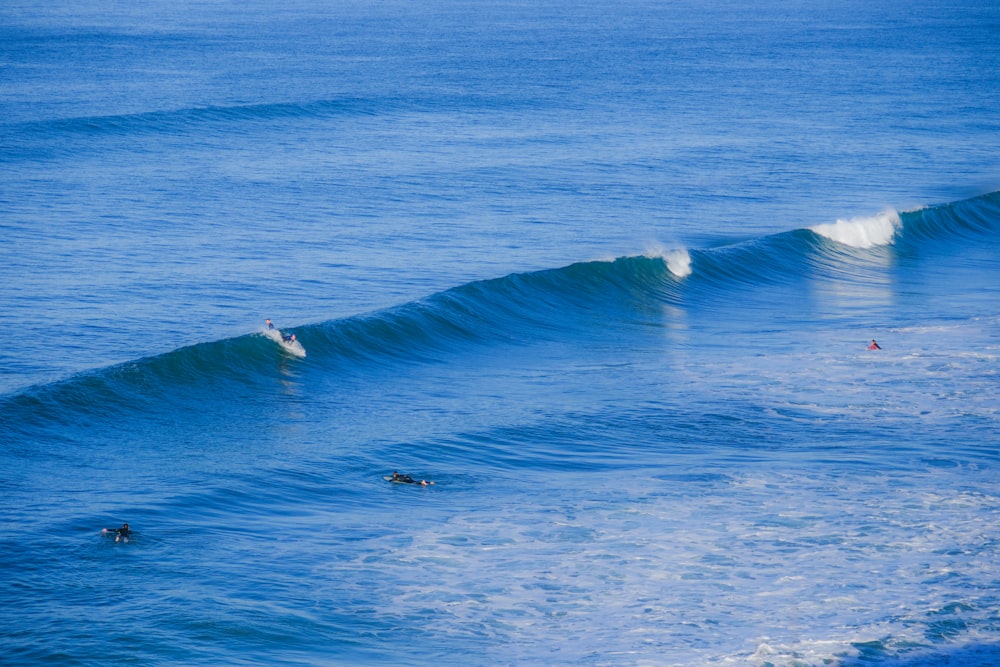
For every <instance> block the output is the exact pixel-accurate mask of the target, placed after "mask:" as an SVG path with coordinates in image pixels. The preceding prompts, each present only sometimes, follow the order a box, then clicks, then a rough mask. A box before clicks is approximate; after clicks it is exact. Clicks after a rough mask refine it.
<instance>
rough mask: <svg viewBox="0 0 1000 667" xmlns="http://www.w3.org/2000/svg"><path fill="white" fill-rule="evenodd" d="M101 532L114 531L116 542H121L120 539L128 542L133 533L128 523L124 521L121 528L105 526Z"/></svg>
mask: <svg viewBox="0 0 1000 667" xmlns="http://www.w3.org/2000/svg"><path fill="white" fill-rule="evenodd" d="M101 532H102V533H114V534H115V542H120V541H125V542H128V538H129V536H130V535H131V534H132V530H131V529H130V528H129V527H128V524H127V523H123V524H122V527H121V528H105V529H104V530H102V531H101Z"/></svg>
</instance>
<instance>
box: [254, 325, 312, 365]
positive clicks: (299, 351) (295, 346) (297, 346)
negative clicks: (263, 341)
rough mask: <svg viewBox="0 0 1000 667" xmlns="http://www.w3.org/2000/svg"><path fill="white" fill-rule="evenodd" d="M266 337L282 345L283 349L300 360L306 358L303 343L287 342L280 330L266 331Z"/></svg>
mask: <svg viewBox="0 0 1000 667" xmlns="http://www.w3.org/2000/svg"><path fill="white" fill-rule="evenodd" d="M264 335H265V336H267V337H268V338H270V339H271V340H273V341H274V342H275V343H277V344H278V345H280V346H281V349H283V350H284V351H285V352H288V354H291V355H292V356H295V357H300V358H302V357H305V356H306V350H305V348H304V347H302V343H300V342H299V341H297V340H285V339H284V338H283V337H282V335H281V331H280V330H279V329H264Z"/></svg>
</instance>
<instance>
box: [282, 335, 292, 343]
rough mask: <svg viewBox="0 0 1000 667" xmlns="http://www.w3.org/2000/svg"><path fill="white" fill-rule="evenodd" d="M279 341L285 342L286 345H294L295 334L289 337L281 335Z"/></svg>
mask: <svg viewBox="0 0 1000 667" xmlns="http://www.w3.org/2000/svg"><path fill="white" fill-rule="evenodd" d="M281 340H283V341H285V342H286V343H294V342H295V334H291V335H290V336H286V335H285V334H281Z"/></svg>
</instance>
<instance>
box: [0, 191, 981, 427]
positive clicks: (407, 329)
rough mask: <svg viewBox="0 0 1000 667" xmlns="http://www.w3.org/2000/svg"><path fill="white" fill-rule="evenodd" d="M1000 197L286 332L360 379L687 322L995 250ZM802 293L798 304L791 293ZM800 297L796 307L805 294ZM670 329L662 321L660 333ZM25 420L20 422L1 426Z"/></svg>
mask: <svg viewBox="0 0 1000 667" xmlns="http://www.w3.org/2000/svg"><path fill="white" fill-rule="evenodd" d="M998 228H1000V193H993V194H990V195H986V196H983V197H978V198H975V199H971V200H967V201H962V202H958V203H954V204H950V205H944V206H937V207H929V208H924V209H919V210H916V211H911V212H905V213H902V214H897V213H895V212H886V213H881V214H879V215H877V216H874V217H871V218H858V219H854V220H848V221H837V222H836V223H833V224H830V225H819V226H816V227H811V228H809V229H808V230H807V229H803V230H797V231H793V232H787V233H782V234H777V235H773V236H768V237H763V238H760V239H755V240H751V241H746V242H741V243H738V244H735V245H724V246H719V247H715V248H709V249H700V250H694V249H692V250H685V249H678V250H669V251H657V252H656V253H647V254H645V255H641V256H632V257H621V258H618V259H615V260H613V261H604V260H602V261H590V262H581V263H577V264H573V265H570V266H566V267H563V268H559V269H551V270H545V271H537V272H529V273H518V274H512V275H509V276H506V277H503V278H497V279H492V280H483V281H476V282H473V283H469V284H466V285H462V286H459V287H456V288H453V289H450V290H447V291H444V292H441V293H438V294H434V295H432V296H429V297H427V298H424V299H421V300H419V301H414V302H411V303H406V304H402V305H399V306H396V307H392V308H388V309H385V310H381V311H378V312H374V313H370V314H365V315H358V316H354V317H348V318H344V319H337V320H331V321H327V322H321V323H317V324H311V325H305V326H300V327H296V328H295V331H296V333H297V334H298V336H299V339H300V340H302V341H303V342H304V344H305V345H306V346H307V348H308V351H309V358H308V361H307V362H305V363H306V364H307V365H308V366H313V365H316V366H319V367H321V368H322V369H325V370H327V371H334V370H335V371H336V372H338V373H347V374H355V375H358V374H364V373H366V372H368V371H369V370H370V369H371V368H373V367H374V368H382V369H388V370H392V369H393V368H396V367H397V366H399V365H404V366H405V365H409V364H421V363H437V362H445V361H449V360H451V359H453V358H454V357H455V356H456V355H458V354H460V353H461V352H462V351H463V350H473V349H482V348H486V349H489V348H503V347H506V346H529V345H532V344H536V343H538V342H539V341H545V340H563V341H565V340H567V339H574V338H577V337H579V336H588V335H596V334H595V332H598V331H603V330H606V329H609V328H618V327H628V326H633V327H634V326H643V325H646V326H649V325H652V326H658V327H659V326H663V325H664V322H663V318H662V314H663V312H664V309H665V308H667V309H671V310H673V311H675V312H679V313H686V315H685V317H697V316H698V315H699V312H700V311H702V310H704V309H706V308H709V309H711V308H715V307H716V306H717V304H718V303H720V302H728V303H730V306H729V307H730V308H733V309H736V310H738V309H739V306H738V305H737V304H735V303H733V302H735V301H737V300H739V299H743V298H748V297H747V295H748V294H750V297H749V298H753V296H752V294H753V292H754V291H758V292H762V293H764V294H765V297H764V298H772V297H773V293H772V292H770V291H769V288H773V287H774V286H778V287H780V288H782V289H785V290H791V291H790V292H789V293H791V294H794V293H796V292H797V291H799V290H802V289H805V288H806V287H808V286H810V285H813V284H815V283H827V284H836V283H838V282H846V283H852V282H855V283H859V284H862V285H863V284H865V283H866V282H868V281H870V280H871V279H872V276H873V275H874V274H878V273H883V272H884V271H885V269H886V265H885V261H886V256H885V254H884V252H886V251H888V252H892V248H893V247H896V246H898V249H899V251H900V252H914V251H919V250H920V249H921V248H924V249H928V250H929V249H933V248H937V247H939V246H940V245H941V244H942V243H952V244H955V243H957V244H969V243H979V244H993V243H995V239H996V232H997V230H998ZM803 294H804V293H803ZM802 298H805V296H803V297H802ZM668 324H669V323H668ZM276 356H280V355H279V354H278V351H277V346H276V345H275V344H274V343H273V342H271V341H270V340H268V339H267V338H266V337H264V336H262V335H261V334H259V333H253V334H248V335H245V336H241V337H238V338H233V339H227V340H221V341H215V342H209V343H201V344H197V345H192V346H188V347H184V348H181V349H178V350H176V351H174V352H171V353H168V354H164V355H160V356H155V357H151V358H146V359H139V360H135V361H132V362H128V363H125V364H121V365H117V366H114V367H111V368H107V369H103V370H98V371H95V372H91V373H84V374H82V375H80V376H77V377H73V378H69V379H67V380H64V381H59V382H55V383H52V384H49V385H42V386H36V387H32V388H30V389H28V390H26V391H23V392H20V393H17V394H14V395H12V396H8V397H7V398H6V399H5V412H6V414H7V416H8V420H6V422H7V423H6V427H7V428H23V426H18V424H19V422H21V420H24V421H25V422H27V423H37V424H42V423H66V422H69V421H72V420H74V419H77V418H78V417H79V415H81V414H83V415H90V416H95V415H101V414H105V415H109V417H108V418H109V419H117V416H116V415H118V414H120V413H121V412H126V413H127V412H128V411H130V410H134V409H137V408H138V409H143V408H144V406H145V407H148V406H149V405H150V404H151V403H157V402H164V401H166V402H170V401H176V400H180V401H183V400H184V398H183V396H184V394H185V393H190V394H191V396H192V397H194V398H193V400H194V401H202V400H206V397H207V396H210V395H212V394H214V393H215V392H218V391H219V390H220V388H223V387H224V388H225V389H226V392H232V391H236V392H237V394H236V395H239V396H245V395H247V394H249V393H252V392H254V391H256V390H257V389H259V387H260V386H261V385H262V383H265V382H267V381H268V380H269V379H270V378H271V376H272V375H273V374H274V365H273V362H274V359H275V357H276ZM16 414H20V415H23V416H22V417H20V418H17V417H14V418H11V417H12V415H16Z"/></svg>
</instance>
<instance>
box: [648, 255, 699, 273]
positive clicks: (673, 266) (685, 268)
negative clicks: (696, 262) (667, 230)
mask: <svg viewBox="0 0 1000 667" xmlns="http://www.w3.org/2000/svg"><path fill="white" fill-rule="evenodd" d="M646 257H650V258H653V257H659V258H660V259H662V260H663V261H664V262H665V263H666V265H667V268H668V269H670V273H672V274H674V277H676V278H687V277H688V276H690V275H691V255H690V253H688V251H687V250H685V249H684V248H676V249H673V250H667V249H665V248H652V249H649V250H647V251H646Z"/></svg>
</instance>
